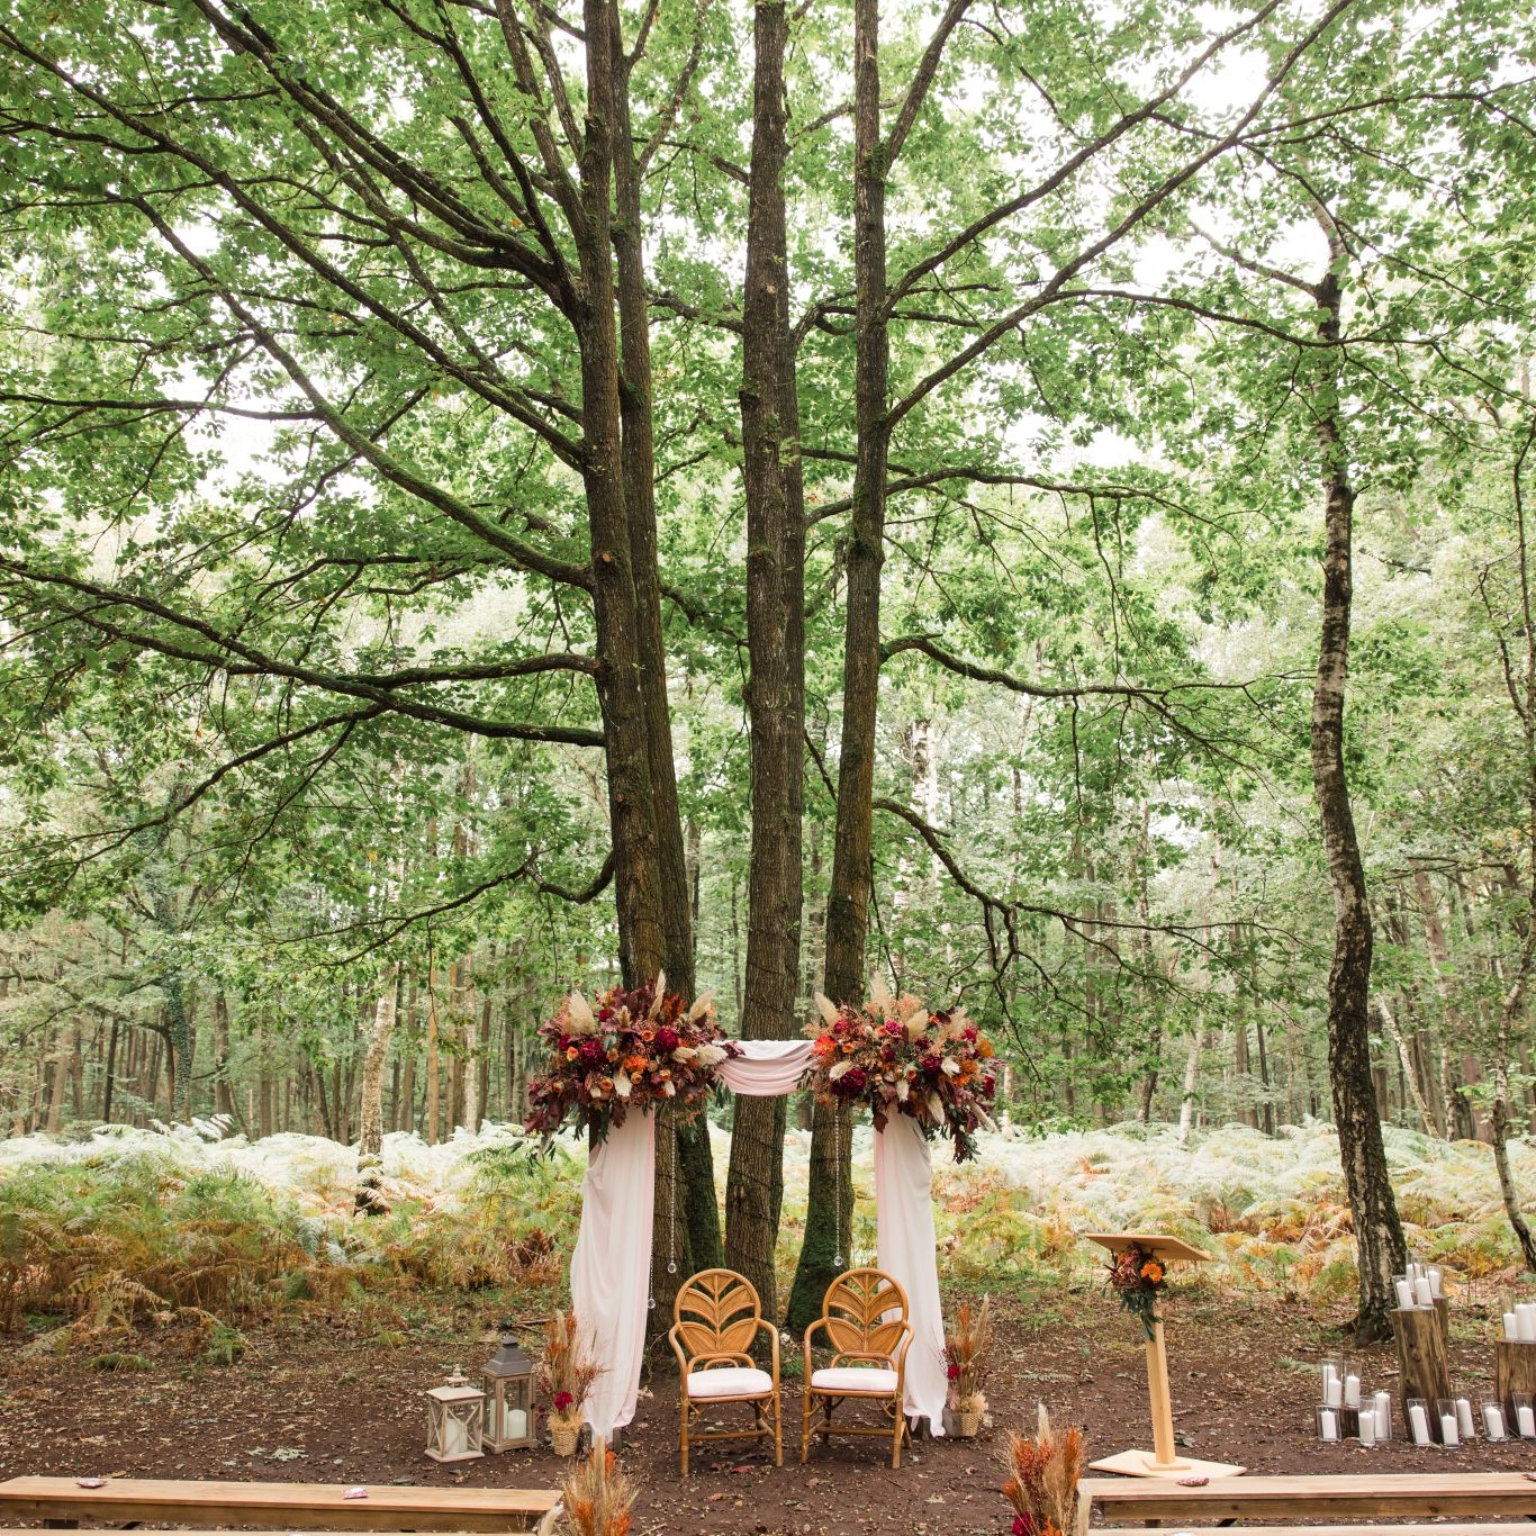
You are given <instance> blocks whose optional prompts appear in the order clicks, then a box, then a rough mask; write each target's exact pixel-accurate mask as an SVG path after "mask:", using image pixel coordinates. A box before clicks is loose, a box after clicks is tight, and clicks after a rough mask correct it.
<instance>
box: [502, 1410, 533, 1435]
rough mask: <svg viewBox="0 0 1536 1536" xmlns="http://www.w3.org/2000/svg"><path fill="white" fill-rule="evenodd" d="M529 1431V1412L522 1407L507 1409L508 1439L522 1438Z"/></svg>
mask: <svg viewBox="0 0 1536 1536" xmlns="http://www.w3.org/2000/svg"><path fill="white" fill-rule="evenodd" d="M527 1433H528V1414H527V1412H526V1410H524V1409H522V1408H508V1409H507V1433H506V1438H507V1439H508V1440H521V1439H523V1438H524V1437H525V1436H526V1435H527Z"/></svg>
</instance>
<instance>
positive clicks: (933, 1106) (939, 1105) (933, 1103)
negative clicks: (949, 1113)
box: [928, 1093, 944, 1125]
mask: <svg viewBox="0 0 1536 1536" xmlns="http://www.w3.org/2000/svg"><path fill="white" fill-rule="evenodd" d="M928 1113H929V1114H930V1115H932V1116H933V1123H934V1124H935V1125H943V1124H944V1102H943V1100H942V1099H940V1098H939V1096H938V1094H936V1093H930V1094H929V1095H928Z"/></svg>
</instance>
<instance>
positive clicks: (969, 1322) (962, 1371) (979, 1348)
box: [944, 1296, 992, 1414]
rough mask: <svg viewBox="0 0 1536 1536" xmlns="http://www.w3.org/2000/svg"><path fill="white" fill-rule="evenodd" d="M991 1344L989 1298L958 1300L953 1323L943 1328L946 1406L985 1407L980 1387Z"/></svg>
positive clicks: (960, 1408) (969, 1411) (965, 1410)
mask: <svg viewBox="0 0 1536 1536" xmlns="http://www.w3.org/2000/svg"><path fill="white" fill-rule="evenodd" d="M991 1344H992V1298H991V1297H990V1296H984V1297H983V1298H982V1302H981V1305H980V1306H979V1307H973V1306H972V1305H971V1304H970V1302H968V1301H962V1302H961V1303H960V1305H959V1306H958V1307H957V1308H956V1309H955V1320H954V1322H953V1324H951V1326H950V1327H948V1328H946V1329H945V1330H944V1358H945V1359H946V1360H947V1361H948V1368H947V1371H948V1376H949V1406H950V1407H951V1408H952V1409H953V1410H954V1411H955V1412H956V1413H965V1414H972V1413H975V1414H981V1413H985V1412H986V1411H987V1399H986V1397H985V1395H984V1394H983V1392H982V1390H981V1388H982V1383H983V1382H984V1381H985V1380H986V1379H987V1351H988V1349H989V1348H990V1347H991Z"/></svg>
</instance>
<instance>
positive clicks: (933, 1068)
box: [918, 1051, 944, 1077]
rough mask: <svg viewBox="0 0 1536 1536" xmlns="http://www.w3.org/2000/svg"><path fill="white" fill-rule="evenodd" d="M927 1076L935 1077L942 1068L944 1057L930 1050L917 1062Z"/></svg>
mask: <svg viewBox="0 0 1536 1536" xmlns="http://www.w3.org/2000/svg"><path fill="white" fill-rule="evenodd" d="M918 1065H919V1066H920V1067H921V1068H922V1069H923V1071H924V1072H926V1073H927V1074H928V1076H929V1077H937V1076H938V1074H939V1073H940V1072H942V1071H943V1070H944V1058H943V1057H942V1056H935V1055H934V1054H933V1053H932V1052H931V1051H930V1052H929V1053H928V1054H927V1055H926V1056H924V1057H923V1059H922V1060H921V1061H920V1062H919V1063H918Z"/></svg>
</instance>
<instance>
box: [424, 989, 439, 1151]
mask: <svg viewBox="0 0 1536 1536" xmlns="http://www.w3.org/2000/svg"><path fill="white" fill-rule="evenodd" d="M438 1076H439V1074H438V1060H437V964H436V962H435V961H428V963H427V1145H428V1146H429V1147H435V1146H436V1145H437V1143H438V1138H439V1133H440V1131H441V1126H440V1125H439V1122H438V1115H439V1113H440V1108H439V1099H440V1098H441V1093H440V1089H439V1083H438Z"/></svg>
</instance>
